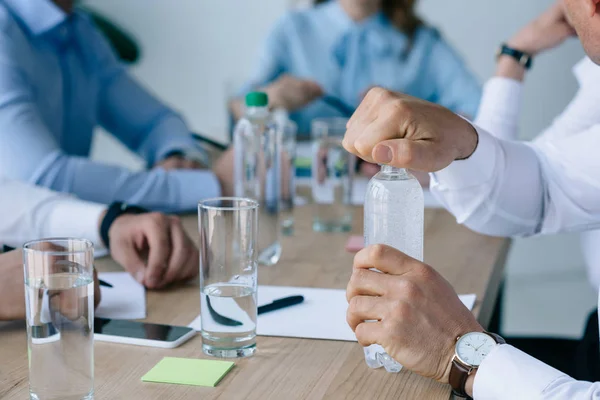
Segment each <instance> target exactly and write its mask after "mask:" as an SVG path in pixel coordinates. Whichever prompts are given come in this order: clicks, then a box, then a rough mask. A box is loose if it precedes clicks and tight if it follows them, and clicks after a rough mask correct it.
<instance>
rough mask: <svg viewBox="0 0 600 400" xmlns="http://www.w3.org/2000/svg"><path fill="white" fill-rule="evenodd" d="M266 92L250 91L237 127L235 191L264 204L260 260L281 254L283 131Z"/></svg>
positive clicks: (272, 262)
mask: <svg viewBox="0 0 600 400" xmlns="http://www.w3.org/2000/svg"><path fill="white" fill-rule="evenodd" d="M268 103H269V99H268V97H267V94H266V93H262V92H251V93H248V94H247V95H246V112H245V114H244V117H243V118H242V119H240V120H239V122H238V123H237V125H236V127H235V130H234V134H233V135H234V136H233V141H234V152H235V155H234V158H235V161H234V180H235V195H236V196H237V197H246V198H250V199H253V200H255V201H257V202H258V203H259V204H260V211H259V217H258V219H259V224H260V232H259V235H258V251H259V254H258V262H259V263H260V264H262V265H267V266H269V265H275V264H277V262H278V261H279V258H280V257H281V225H280V214H281V182H282V168H281V163H282V158H281V132H280V131H279V130H278V129H277V128H276V126H275V124H274V123H273V121H272V119H271V114H270V112H269V107H268Z"/></svg>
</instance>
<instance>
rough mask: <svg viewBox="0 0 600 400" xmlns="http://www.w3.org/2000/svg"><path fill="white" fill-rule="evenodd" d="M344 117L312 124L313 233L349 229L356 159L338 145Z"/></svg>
mask: <svg viewBox="0 0 600 400" xmlns="http://www.w3.org/2000/svg"><path fill="white" fill-rule="evenodd" d="M347 122H348V120H347V119H345V118H323V119H315V120H314V121H313V122H312V128H311V135H312V141H313V145H312V172H311V186H312V196H313V201H314V204H315V214H314V217H313V230H315V231H317V232H348V231H350V230H351V229H352V207H351V205H352V186H353V181H354V174H355V170H356V157H354V156H353V155H352V154H350V153H348V152H347V151H346V150H345V149H344V147H343V146H342V139H343V138H344V134H345V133H346V123H347Z"/></svg>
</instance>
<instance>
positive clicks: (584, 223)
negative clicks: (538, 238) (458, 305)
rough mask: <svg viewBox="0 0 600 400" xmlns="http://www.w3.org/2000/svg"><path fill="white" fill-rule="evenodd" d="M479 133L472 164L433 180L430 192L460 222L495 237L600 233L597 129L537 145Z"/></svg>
mask: <svg viewBox="0 0 600 400" xmlns="http://www.w3.org/2000/svg"><path fill="white" fill-rule="evenodd" d="M478 132H479V145H478V147H477V149H476V150H475V152H474V153H473V155H471V157H469V159H467V160H462V161H455V162H454V163H452V164H451V165H450V166H448V167H447V168H445V169H443V170H442V171H439V172H437V173H435V174H432V183H431V190H432V192H433V193H434V194H435V195H436V196H437V197H438V199H439V200H440V201H441V202H442V203H443V204H444V205H445V206H446V208H447V209H448V210H450V211H451V212H452V213H453V214H454V215H455V216H456V218H457V221H458V222H459V223H463V224H465V225H467V226H468V227H470V228H471V229H473V230H475V231H478V232H481V233H485V234H489V235H497V236H518V235H533V234H537V233H556V232H559V231H563V232H566V231H582V230H589V229H594V228H597V227H600V202H599V201H598V198H600V174H598V173H597V171H599V170H600V157H597V154H596V151H595V149H598V148H600V126H596V127H593V128H591V129H589V130H588V131H585V132H582V133H580V134H578V135H576V137H561V138H554V139H552V140H548V141H546V142H544V143H540V144H527V143H522V142H513V141H503V140H499V139H497V138H494V137H493V136H491V135H489V134H488V133H486V132H485V131H483V130H478Z"/></svg>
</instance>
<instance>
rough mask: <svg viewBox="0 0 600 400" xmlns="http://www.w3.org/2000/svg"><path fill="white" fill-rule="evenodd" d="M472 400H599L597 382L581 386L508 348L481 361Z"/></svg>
mask: <svg viewBox="0 0 600 400" xmlns="http://www.w3.org/2000/svg"><path fill="white" fill-rule="evenodd" d="M473 398H474V399H475V400H504V399H537V400H565V399H569V400H598V399H600V382H595V383H591V382H582V381H576V380H575V379H573V378H570V377H569V376H567V375H565V374H563V373H562V372H560V371H558V370H556V369H554V368H552V367H550V366H548V365H546V364H544V363H542V362H541V361H538V360H536V359H535V358H533V357H531V356H529V355H527V354H525V353H523V352H522V351H520V350H518V349H516V348H514V347H512V346H509V345H501V346H497V347H496V348H495V349H494V350H492V351H491V352H490V354H488V356H487V357H486V358H485V359H484V360H483V363H482V364H481V366H480V367H479V369H478V371H477V375H476V376H475V382H474V385H473Z"/></svg>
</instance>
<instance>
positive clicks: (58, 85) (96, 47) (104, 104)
mask: <svg viewBox="0 0 600 400" xmlns="http://www.w3.org/2000/svg"><path fill="white" fill-rule="evenodd" d="M0 27H1V32H0V93H2V96H0V171H2V172H1V173H2V175H4V176H7V177H9V178H11V179H16V180H20V181H24V182H28V183H31V184H35V185H41V186H45V187H47V188H50V189H53V190H57V191H61V192H69V193H73V194H76V195H77V196H78V197H80V198H81V199H84V200H89V201H95V202H99V203H104V204H109V203H111V202H113V201H117V200H120V201H127V202H130V203H135V204H138V205H140V206H144V207H147V208H150V209H153V210H162V211H182V210H192V209H194V208H195V207H196V204H197V201H198V200H199V199H201V198H204V197H213V196H217V195H219V194H220V193H221V192H222V191H223V192H225V194H227V188H228V187H229V185H228V183H227V182H226V181H225V180H226V179H229V178H228V177H229V174H226V173H222V174H219V172H218V171H217V172H216V174H213V173H212V172H211V171H209V170H193V169H201V168H207V167H208V166H209V165H208V164H209V162H208V158H207V157H206V155H205V153H203V152H202V151H201V149H200V148H199V147H198V146H197V145H196V143H195V141H194V139H193V138H192V136H191V134H190V130H189V129H188V127H187V126H186V124H185V123H184V121H183V119H182V118H181V117H180V116H178V115H177V114H176V113H174V112H173V111H172V110H171V109H169V108H168V107H166V106H165V105H164V104H162V103H161V102H159V101H158V100H157V99H156V98H154V97H153V96H152V95H151V94H150V93H149V92H147V91H146V90H145V89H144V88H143V87H141V86H140V85H139V84H138V83H137V82H136V81H135V80H134V79H133V78H132V77H131V76H130V75H129V74H128V73H127V71H126V70H125V68H124V67H123V66H122V65H121V64H120V62H119V61H118V60H117V58H116V56H115V54H114V52H113V50H112V49H111V48H110V46H109V44H108V43H107V42H106V40H105V39H104V37H103V36H102V35H101V33H100V32H99V31H98V30H97V29H96V27H95V26H94V25H93V24H92V22H91V21H90V19H89V17H88V16H87V15H86V14H85V13H84V12H81V11H79V10H75V9H74V0H54V1H51V0H6V1H3V2H2V3H0ZM97 125H101V126H103V127H104V128H106V130H107V131H109V132H110V133H112V134H113V135H114V136H115V137H116V138H117V139H118V140H119V141H121V142H122V143H123V144H124V145H126V146H127V147H128V148H129V149H131V150H132V151H134V152H136V153H137V154H139V155H140V156H141V157H142V158H143V159H144V160H145V161H146V163H147V165H148V167H150V168H152V170H150V171H143V172H138V173H134V172H131V171H129V170H127V169H125V168H121V167H117V166H110V165H105V164H101V163H96V162H92V161H90V160H89V159H88V156H89V153H90V147H91V143H92V136H93V130H94V128H95V127H96V126H97ZM175 169H188V170H186V171H172V170H175ZM169 170H171V171H169ZM223 189H224V190H223Z"/></svg>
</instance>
